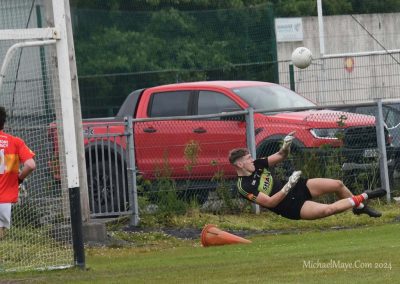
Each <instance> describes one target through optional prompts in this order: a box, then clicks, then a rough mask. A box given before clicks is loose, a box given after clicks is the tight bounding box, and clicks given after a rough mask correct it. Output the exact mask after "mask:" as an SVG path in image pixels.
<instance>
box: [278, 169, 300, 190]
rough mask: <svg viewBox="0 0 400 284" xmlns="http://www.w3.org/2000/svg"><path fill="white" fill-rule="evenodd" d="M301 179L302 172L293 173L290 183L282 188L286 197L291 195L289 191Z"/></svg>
mask: <svg viewBox="0 0 400 284" xmlns="http://www.w3.org/2000/svg"><path fill="white" fill-rule="evenodd" d="M300 177H301V171H295V172H293V173H292V175H291V176H290V177H289V180H288V182H287V183H286V184H285V185H284V187H283V188H282V190H281V191H282V192H283V193H284V194H285V195H286V194H288V193H289V191H290V190H291V189H292V188H293V187H294V186H295V185H296V184H297V182H298V181H299V179H300Z"/></svg>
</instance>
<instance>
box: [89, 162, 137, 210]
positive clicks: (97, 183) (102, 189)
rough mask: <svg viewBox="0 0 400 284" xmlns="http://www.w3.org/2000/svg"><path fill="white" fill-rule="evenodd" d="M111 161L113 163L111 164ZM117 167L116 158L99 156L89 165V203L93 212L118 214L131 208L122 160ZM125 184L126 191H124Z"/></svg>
mask: <svg viewBox="0 0 400 284" xmlns="http://www.w3.org/2000/svg"><path fill="white" fill-rule="evenodd" d="M110 163H111V165H110ZM117 163H118V166H117V167H115V162H114V158H113V157H112V156H111V161H109V160H108V159H104V163H103V159H101V158H99V159H98V163H96V161H95V160H94V161H92V163H91V165H89V166H88V167H87V169H88V171H87V175H88V177H87V181H88V191H89V205H90V211H91V213H92V214H106V215H118V214H119V213H120V212H125V211H127V210H128V208H129V198H128V190H127V186H128V183H127V180H126V173H125V174H123V173H122V170H125V169H123V168H122V167H121V165H120V162H119V161H118V162H117ZM124 185H125V188H126V190H125V192H124Z"/></svg>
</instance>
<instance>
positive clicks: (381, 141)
mask: <svg viewBox="0 0 400 284" xmlns="http://www.w3.org/2000/svg"><path fill="white" fill-rule="evenodd" d="M383 121H384V120H383V111H382V100H381V99H378V113H377V116H376V134H377V139H378V141H377V142H378V149H379V154H380V155H379V169H380V177H381V185H382V187H383V188H385V189H386V191H387V194H386V200H387V202H390V182H389V173H388V163H387V155H386V141H385V131H384V122H383Z"/></svg>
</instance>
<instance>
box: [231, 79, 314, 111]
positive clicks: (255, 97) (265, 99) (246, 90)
mask: <svg viewBox="0 0 400 284" xmlns="http://www.w3.org/2000/svg"><path fill="white" fill-rule="evenodd" d="M232 91H233V92H234V93H235V94H237V95H238V96H239V97H241V98H242V99H244V100H245V101H246V102H247V103H248V104H249V105H250V106H251V107H252V108H254V109H262V110H266V111H276V110H279V109H288V108H293V107H312V106H315V104H314V103H312V102H311V101H309V100H307V99H306V98H304V97H302V96H300V95H299V94H296V93H295V92H293V91H291V90H289V89H287V88H285V87H282V86H279V85H270V86H251V87H241V88H233V89H232Z"/></svg>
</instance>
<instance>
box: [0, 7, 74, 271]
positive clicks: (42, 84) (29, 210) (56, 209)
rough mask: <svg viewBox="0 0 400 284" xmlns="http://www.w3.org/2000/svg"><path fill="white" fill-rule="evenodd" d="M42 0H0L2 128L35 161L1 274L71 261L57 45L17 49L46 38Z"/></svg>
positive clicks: (1, 246) (3, 249)
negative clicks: (29, 151) (4, 113)
mask: <svg viewBox="0 0 400 284" xmlns="http://www.w3.org/2000/svg"><path fill="white" fill-rule="evenodd" d="M48 2H50V1H48ZM56 2H57V1H56ZM58 2H63V1H58ZM44 3H46V1H32V0H29V1H28V0H17V1H15V0H2V1H0V65H1V64H2V63H4V62H5V61H8V64H7V66H6V68H5V69H4V73H3V74H1V75H2V84H1V85H0V105H1V106H4V107H5V108H6V110H7V121H6V124H5V128H4V131H5V132H7V133H10V134H12V135H15V136H18V137H20V138H22V139H23V140H24V141H25V143H26V144H27V145H28V147H29V148H30V149H32V150H33V151H34V152H35V161H36V165H37V168H36V170H35V171H34V172H33V173H32V174H31V175H30V176H29V177H28V178H27V179H26V181H24V183H23V184H22V186H21V187H20V195H19V200H18V202H17V203H15V204H13V207H12V219H11V220H12V221H11V227H10V229H9V230H7V233H6V234H5V236H4V237H3V238H2V239H1V240H0V271H20V270H36V269H53V268H63V267H69V266H72V265H73V264H74V251H73V243H72V230H71V221H70V205H69V197H68V190H69V189H68V186H67V182H66V180H67V172H66V169H67V165H66V154H65V150H64V148H65V145H64V142H63V141H64V139H63V125H65V124H63V116H62V113H63V111H62V107H61V105H62V104H61V99H60V97H61V96H60V92H61V91H60V83H59V75H58V74H59V73H58V72H59V70H58V65H57V61H56V58H57V56H58V54H57V53H56V50H57V49H56V48H55V44H51V42H50V44H38V45H33V46H29V45H28V46H23V45H22V46H19V47H15V44H18V43H26V42H29V41H31V42H32V41H38V40H43V43H45V42H46V38H45V37H46V36H45V34H46V29H41V27H42V26H44V24H43V23H44V22H45V15H46V12H48V11H46V9H47V8H48V7H46V6H47V5H46V4H44ZM50 7H51V6H50ZM13 46H14V49H13V52H11V53H10V52H9V50H10V48H11V49H12V48H13ZM71 142H72V143H73V142H74V141H71Z"/></svg>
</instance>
